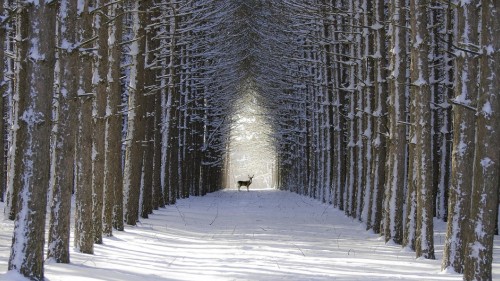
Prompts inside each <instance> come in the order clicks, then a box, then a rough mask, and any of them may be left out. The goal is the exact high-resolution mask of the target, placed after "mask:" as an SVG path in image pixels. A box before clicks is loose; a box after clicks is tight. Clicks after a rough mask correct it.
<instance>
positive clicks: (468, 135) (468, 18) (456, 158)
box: [442, 0, 481, 273]
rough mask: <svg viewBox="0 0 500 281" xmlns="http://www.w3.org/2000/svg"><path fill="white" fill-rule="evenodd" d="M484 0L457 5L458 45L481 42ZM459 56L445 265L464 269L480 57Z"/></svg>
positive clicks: (456, 270)
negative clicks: (480, 19)
mask: <svg viewBox="0 0 500 281" xmlns="http://www.w3.org/2000/svg"><path fill="white" fill-rule="evenodd" d="M480 2H481V1H480V0H473V1H470V2H464V3H462V5H460V6H459V7H457V13H458V17H457V27H456V29H457V34H456V37H455V38H456V40H455V45H456V46H461V45H462V44H463V47H464V48H469V47H470V46H477V45H479V40H478V39H479V38H478V33H477V32H476V30H477V29H478V26H477V25H478V19H477V18H476V17H477V14H478V13H479V10H480V8H479V3H480ZM460 54H461V55H460V56H457V57H456V58H455V75H456V77H455V81H456V83H455V85H456V86H455V99H454V102H455V103H456V104H455V105H454V108H453V128H454V134H453V153H452V164H451V165H452V167H453V168H452V172H451V182H450V183H451V186H450V195H449V200H450V202H449V203H450V204H449V209H448V226H447V232H446V240H445V244H444V251H443V263H442V269H443V270H445V269H447V268H451V269H452V270H454V271H455V272H458V273H462V272H463V266H464V259H465V256H464V255H465V248H466V245H467V241H465V238H466V237H467V234H468V233H469V232H470V230H469V229H468V221H469V219H468V218H469V217H470V216H469V212H470V198H471V192H472V181H473V176H474V173H473V172H474V171H473V169H471V167H470V163H474V143H475V141H476V140H475V136H476V127H475V120H476V112H475V111H473V110H471V109H470V108H468V107H470V106H472V105H473V104H474V103H475V102H476V100H477V75H478V67H477V64H478V60H477V58H476V55H474V54H472V53H469V52H461V53H460Z"/></svg>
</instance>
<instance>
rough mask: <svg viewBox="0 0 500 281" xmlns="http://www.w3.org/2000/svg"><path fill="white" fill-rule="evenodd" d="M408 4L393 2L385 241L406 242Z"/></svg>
mask: <svg viewBox="0 0 500 281" xmlns="http://www.w3.org/2000/svg"><path fill="white" fill-rule="evenodd" d="M405 7H406V0H391V5H390V13H389V14H390V20H391V23H390V24H391V29H390V30H391V31H392V33H391V42H390V48H389V49H390V53H391V57H390V60H391V61H390V66H389V69H390V76H389V77H388V80H389V106H388V107H389V117H388V119H389V120H388V122H389V126H388V127H389V139H388V148H387V149H388V154H387V155H388V157H387V166H386V167H387V171H386V173H387V177H386V179H385V180H386V184H385V186H386V188H385V199H384V212H385V219H384V235H385V241H386V242H388V241H389V240H393V241H394V242H395V243H397V244H401V243H402V242H403V203H404V198H403V197H404V187H405V181H406V179H405V167H406V163H407V157H406V127H405V124H404V122H405V121H406V106H405V104H406V101H405V100H406V94H403V93H405V91H406V86H405V84H406V69H407V58H406V54H405V50H406V36H405V32H404V31H403V30H404V26H406V18H407V14H406V10H405Z"/></svg>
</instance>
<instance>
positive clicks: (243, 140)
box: [226, 91, 276, 190]
mask: <svg viewBox="0 0 500 281" xmlns="http://www.w3.org/2000/svg"><path fill="white" fill-rule="evenodd" d="M238 104H239V109H238V110H236V112H235V115H234V116H232V120H231V121H232V126H231V142H230V145H229V163H228V166H229V167H228V169H227V171H228V175H226V176H227V178H226V179H227V184H228V185H229V186H227V187H230V188H236V187H237V181H239V180H248V175H250V176H252V175H254V176H255V177H254V179H253V181H252V184H251V185H250V189H264V188H274V187H275V184H274V178H275V177H274V172H275V163H276V157H275V150H274V145H273V141H272V138H271V135H272V129H271V126H269V124H268V123H267V122H266V118H265V112H264V111H263V110H262V109H261V108H260V106H259V105H258V104H257V102H256V93H255V92H253V91H248V92H247V93H246V94H244V95H242V97H241V100H240V101H239V102H238ZM242 190H246V188H245V187H243V188H242Z"/></svg>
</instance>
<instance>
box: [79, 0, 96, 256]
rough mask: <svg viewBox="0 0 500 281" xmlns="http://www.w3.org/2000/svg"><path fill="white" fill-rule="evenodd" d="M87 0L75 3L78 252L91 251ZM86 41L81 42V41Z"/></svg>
mask: <svg viewBox="0 0 500 281" xmlns="http://www.w3.org/2000/svg"><path fill="white" fill-rule="evenodd" d="M91 5H92V3H91V0H85V1H83V2H82V3H81V6H78V27H77V28H78V30H77V31H78V36H79V38H78V42H79V43H78V44H79V48H78V50H79V58H78V72H79V75H78V90H77V94H78V99H79V113H78V134H77V141H76V144H77V149H76V167H75V169H76V187H75V237H74V243H75V245H74V246H75V249H76V250H77V251H79V252H81V253H85V254H93V253H94V230H93V217H92V214H93V202H92V132H93V124H92V123H93V122H92V103H93V98H94V96H95V95H94V93H93V92H92V90H93V89H92V59H93V58H92V53H91V52H89V51H88V50H86V48H90V47H92V44H91V42H89V41H90V39H91V38H92V35H93V32H92V14H91V13H90V11H91V8H92V6H91ZM84 42H86V43H85V44H82V43H84Z"/></svg>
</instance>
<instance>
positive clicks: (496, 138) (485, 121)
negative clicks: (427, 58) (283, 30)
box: [464, 0, 500, 280]
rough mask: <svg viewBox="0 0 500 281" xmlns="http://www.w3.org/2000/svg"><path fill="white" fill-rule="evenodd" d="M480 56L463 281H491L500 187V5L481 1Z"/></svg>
mask: <svg viewBox="0 0 500 281" xmlns="http://www.w3.org/2000/svg"><path fill="white" fill-rule="evenodd" d="M481 3H482V15H481V22H482V27H481V44H480V46H481V50H480V52H481V57H480V68H481V73H480V76H479V94H478V102H477V113H476V118H477V119H476V134H477V136H476V140H477V141H476V144H475V159H474V180H473V191H472V200H471V213H470V217H471V229H470V236H471V237H470V238H469V240H468V241H467V242H468V247H467V253H466V255H465V264H464V279H465V280H492V272H491V264H492V261H493V237H494V232H495V224H496V218H497V215H498V214H497V212H498V192H499V191H498V186H499V184H500V182H499V179H500V151H499V150H498V148H499V147H500V118H498V113H499V112H500V99H499V96H498V89H500V79H499V77H498V74H499V73H500V65H499V63H498V62H499V61H500V35H499V32H498V30H500V20H499V16H500V14H499V13H500V2H499V1H496V0H483V1H482V2H481Z"/></svg>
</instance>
